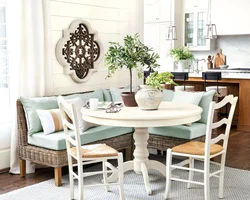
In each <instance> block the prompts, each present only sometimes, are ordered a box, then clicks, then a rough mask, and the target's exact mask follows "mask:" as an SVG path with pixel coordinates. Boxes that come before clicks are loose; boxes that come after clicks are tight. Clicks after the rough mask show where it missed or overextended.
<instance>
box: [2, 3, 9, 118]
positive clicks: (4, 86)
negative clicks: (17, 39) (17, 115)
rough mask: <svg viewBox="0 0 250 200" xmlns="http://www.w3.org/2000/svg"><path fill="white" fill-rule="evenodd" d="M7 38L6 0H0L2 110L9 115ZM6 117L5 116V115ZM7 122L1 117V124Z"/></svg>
mask: <svg viewBox="0 0 250 200" xmlns="http://www.w3.org/2000/svg"><path fill="white" fill-rule="evenodd" d="M7 42H8V41H7V38H6V0H0V96H1V98H0V110H1V112H3V113H8V110H9V68H8V55H7V50H8V49H7ZM3 116H4V115H3ZM3 120H4V121H6V115H5V118H1V117H0V122H2V121H3Z"/></svg>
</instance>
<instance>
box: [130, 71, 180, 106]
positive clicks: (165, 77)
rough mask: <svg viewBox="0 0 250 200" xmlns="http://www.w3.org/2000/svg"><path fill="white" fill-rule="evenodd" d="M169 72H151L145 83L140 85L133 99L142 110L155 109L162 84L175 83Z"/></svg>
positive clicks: (160, 98) (160, 95)
mask: <svg viewBox="0 0 250 200" xmlns="http://www.w3.org/2000/svg"><path fill="white" fill-rule="evenodd" d="M173 76H174V75H173V74H172V73H171V72H162V73H158V72H153V73H151V74H150V75H149V76H148V77H147V79H146V85H141V86H140V90H139V91H138V92H137V93H136V95H135V99H136V102H137V104H138V106H139V107H140V109H142V110H157V109H158V107H159V105H160V103H161V101H162V90H163V84H166V83H169V84H174V85H177V84H176V83H175V82H174V80H173V79H172V77H173Z"/></svg>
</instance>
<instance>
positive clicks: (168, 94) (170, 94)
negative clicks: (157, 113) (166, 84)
mask: <svg viewBox="0 0 250 200" xmlns="http://www.w3.org/2000/svg"><path fill="white" fill-rule="evenodd" d="M173 98H174V91H173V90H166V89H164V90H163V94H162V101H172V99H173Z"/></svg>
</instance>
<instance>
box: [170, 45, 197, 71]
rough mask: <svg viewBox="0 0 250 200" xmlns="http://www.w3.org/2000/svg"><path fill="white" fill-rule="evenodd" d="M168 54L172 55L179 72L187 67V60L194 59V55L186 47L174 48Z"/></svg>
mask: <svg viewBox="0 0 250 200" xmlns="http://www.w3.org/2000/svg"><path fill="white" fill-rule="evenodd" d="M170 55H171V56H173V59H174V61H175V62H176V63H177V66H178V71H180V72H184V69H188V61H189V60H193V59H194V55H193V54H192V52H191V51H190V50H189V49H188V48H187V47H179V48H174V49H172V50H171V51H170Z"/></svg>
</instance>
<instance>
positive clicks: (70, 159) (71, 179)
mask: <svg viewBox="0 0 250 200" xmlns="http://www.w3.org/2000/svg"><path fill="white" fill-rule="evenodd" d="M68 164H69V165H68V166H69V188H70V199H71V200H73V199H75V198H74V196H75V193H74V177H73V174H72V172H73V166H72V165H73V162H72V157H71V156H70V155H69V154H68Z"/></svg>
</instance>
